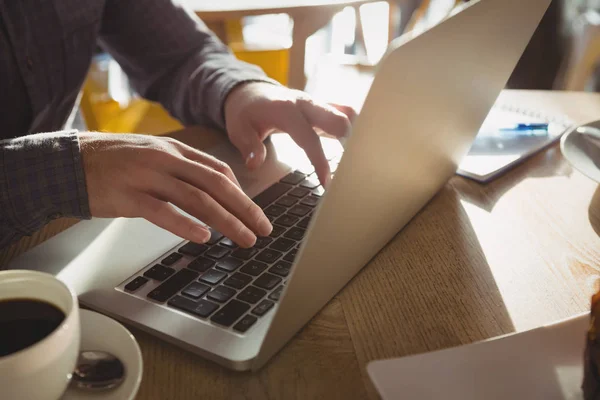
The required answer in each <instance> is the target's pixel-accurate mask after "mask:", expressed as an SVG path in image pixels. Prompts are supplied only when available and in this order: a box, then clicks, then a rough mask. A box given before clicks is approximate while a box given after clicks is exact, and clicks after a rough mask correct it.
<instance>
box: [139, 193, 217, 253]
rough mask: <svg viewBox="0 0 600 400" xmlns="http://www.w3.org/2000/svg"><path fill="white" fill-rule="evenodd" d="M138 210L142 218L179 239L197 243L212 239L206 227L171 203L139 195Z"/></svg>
mask: <svg viewBox="0 0 600 400" xmlns="http://www.w3.org/2000/svg"><path fill="white" fill-rule="evenodd" d="M136 209H137V210H138V215H139V216H140V217H141V218H144V219H146V220H148V221H150V222H151V223H153V224H154V225H157V226H159V227H161V228H163V229H166V230H167V231H169V232H171V233H173V234H175V235H177V236H179V237H182V238H184V239H187V240H191V241H192V242H196V243H206V242H207V241H208V240H209V239H210V232H209V230H208V229H207V228H206V227H204V226H203V225H201V224H199V223H197V222H195V221H194V220H192V219H191V218H188V217H186V216H184V215H182V214H181V213H179V212H178V211H177V210H175V208H174V207H173V206H172V205H170V204H169V203H166V202H164V201H161V200H159V199H156V198H154V197H152V196H150V195H148V194H139V195H138V197H137V199H136Z"/></svg>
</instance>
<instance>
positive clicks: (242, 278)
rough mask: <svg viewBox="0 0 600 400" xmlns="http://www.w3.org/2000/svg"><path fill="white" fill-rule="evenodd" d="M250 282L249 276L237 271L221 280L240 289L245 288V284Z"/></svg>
mask: <svg viewBox="0 0 600 400" xmlns="http://www.w3.org/2000/svg"><path fill="white" fill-rule="evenodd" d="M250 282H252V277H251V276H248V275H246V274H240V273H239V272H237V273H235V274H233V275H231V276H230V277H229V278H228V279H227V280H226V281H225V282H223V284H225V285H227V286H231V287H232V288H235V289H239V290H241V289H243V288H245V287H246V285H248V284H249V283H250Z"/></svg>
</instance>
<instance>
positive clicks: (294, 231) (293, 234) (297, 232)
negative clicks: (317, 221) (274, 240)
mask: <svg viewBox="0 0 600 400" xmlns="http://www.w3.org/2000/svg"><path fill="white" fill-rule="evenodd" d="M305 233H306V231H305V230H304V229H302V228H298V227H293V228H291V229H290V230H289V231H287V232H286V233H285V235H283V236H285V237H286V238H289V239H293V240H302V239H303V238H304V234H305Z"/></svg>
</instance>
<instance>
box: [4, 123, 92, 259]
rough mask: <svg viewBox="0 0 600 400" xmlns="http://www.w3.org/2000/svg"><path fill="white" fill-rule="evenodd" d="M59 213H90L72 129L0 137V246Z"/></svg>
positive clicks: (83, 215) (88, 214) (75, 139)
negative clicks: (15, 136)
mask: <svg viewBox="0 0 600 400" xmlns="http://www.w3.org/2000/svg"><path fill="white" fill-rule="evenodd" d="M63 216H64V217H76V218H81V219H87V218H90V217H91V216H90V210H89V202H88V196H87V189H86V183H85V174H84V170H83V165H82V162H81V153H80V148H79V139H78V136H77V131H74V130H72V131H61V132H52V133H39V134H35V135H29V136H23V137H20V138H16V139H8V140H2V141H0V248H2V247H5V246H6V245H8V244H10V243H11V242H13V241H15V240H17V239H19V238H20V237H22V236H26V235H30V234H32V233H34V232H35V231H36V230H38V229H40V228H41V227H42V226H44V225H45V224H46V223H48V222H49V221H50V220H52V219H55V218H59V217H63Z"/></svg>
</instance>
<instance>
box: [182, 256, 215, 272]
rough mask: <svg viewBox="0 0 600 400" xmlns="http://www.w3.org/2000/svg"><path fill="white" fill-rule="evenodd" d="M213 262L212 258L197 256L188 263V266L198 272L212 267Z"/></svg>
mask: <svg viewBox="0 0 600 400" xmlns="http://www.w3.org/2000/svg"><path fill="white" fill-rule="evenodd" d="M215 264H216V262H215V261H214V260H211V259H208V258H205V257H198V258H196V259H195V260H194V261H192V262H191V263H189V264H188V268H189V269H193V270H194V271H198V272H205V271H208V270H209V269H210V268H212V266H213V265H215Z"/></svg>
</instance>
